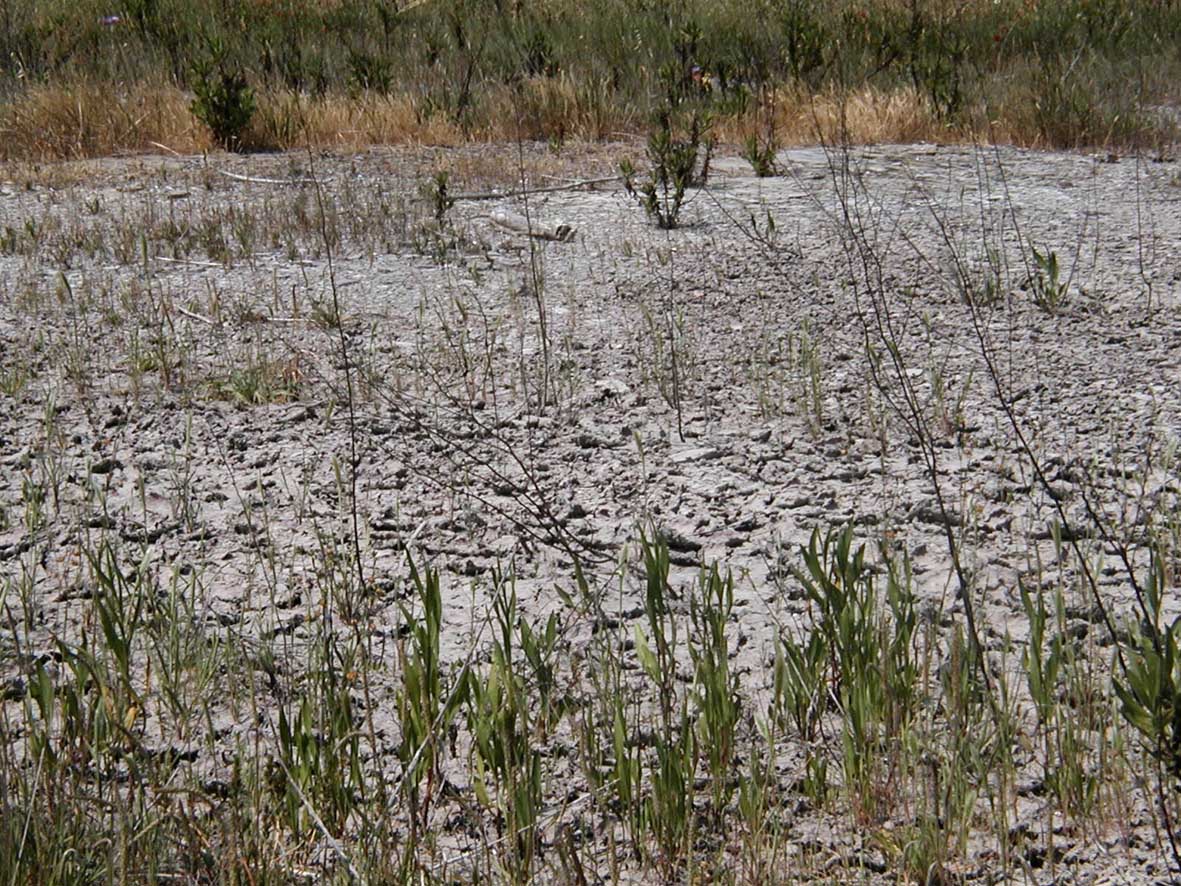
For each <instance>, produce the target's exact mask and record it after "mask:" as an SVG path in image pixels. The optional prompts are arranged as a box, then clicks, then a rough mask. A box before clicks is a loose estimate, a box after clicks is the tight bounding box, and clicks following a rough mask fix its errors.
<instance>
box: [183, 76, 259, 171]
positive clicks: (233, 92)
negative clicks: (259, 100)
mask: <svg viewBox="0 0 1181 886" xmlns="http://www.w3.org/2000/svg"><path fill="white" fill-rule="evenodd" d="M193 94H194V96H195V97H194V99H193V102H192V104H191V105H189V109H190V110H191V111H192V112H193V116H194V117H196V118H197V119H198V120H200V121H201V122H202V123H204V124H205V125H206V126H208V127H209V130H210V131H211V132H212V133H213V138H214V139H215V140H216V141H217V143H218V144H219V145H221V146H222V147H223V148H225V149H226V150H227V151H238V150H241V149H242V148H243V147H244V144H243V140H242V137H243V135H244V134H245V133H246V130H247V128H248V127H249V126H250V120H251V118H253V116H254V110H255V101H254V90H252V89H251V88H250V85H249V84H248V83H247V82H246V77H245V75H243V74H242V73H241V72H240V71H227V70H225V69H223V68H222V67H221V65H220V64H216V63H209V62H205V63H201V64H198V65H195V66H194V68H193Z"/></svg>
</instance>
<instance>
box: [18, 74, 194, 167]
mask: <svg viewBox="0 0 1181 886" xmlns="http://www.w3.org/2000/svg"><path fill="white" fill-rule="evenodd" d="M190 100H191V99H190V97H189V96H187V95H186V94H185V93H184V92H182V91H181V90H179V89H176V88H175V87H169V86H146V87H144V86H141V87H133V88H130V89H127V90H114V89H112V88H111V86H110V85H109V84H100V83H89V82H83V83H74V84H71V85H69V86H68V87H66V86H33V87H31V88H29V90H28V91H27V92H25V93H23V94H22V95H20V96H18V97H17V98H15V99H14V100H13V101H12V102H11V103H10V104H6V105H0V158H3V159H5V160H35V161H43V160H77V159H82V158H86V157H103V156H110V155H112V154H119V153H145V152H148V153H158V152H159V149H160V146H162V145H163V146H166V147H168V148H171V149H172V150H174V151H177V152H180V153H194V152H197V151H202V150H206V149H207V148H208V147H209V146H210V144H211V139H210V137H209V133H208V131H207V130H206V129H205V127H203V126H201V125H200V123H198V122H197V120H196V119H194V117H193V115H192V114H191V113H190V112H189V101H190Z"/></svg>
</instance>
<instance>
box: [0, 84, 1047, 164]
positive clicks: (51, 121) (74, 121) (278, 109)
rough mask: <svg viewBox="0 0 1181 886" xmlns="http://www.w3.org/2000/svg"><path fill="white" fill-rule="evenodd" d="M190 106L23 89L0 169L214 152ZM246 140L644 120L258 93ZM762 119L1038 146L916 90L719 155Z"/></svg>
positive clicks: (859, 138) (99, 87)
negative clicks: (460, 111) (938, 107)
mask: <svg viewBox="0 0 1181 886" xmlns="http://www.w3.org/2000/svg"><path fill="white" fill-rule="evenodd" d="M190 101H191V97H190V96H189V95H188V94H187V93H185V92H183V91H181V90H180V89H177V88H175V87H167V86H140V87H131V88H127V89H124V90H112V89H110V88H109V86H107V85H103V84H96V83H88V82H83V83H76V84H71V85H70V86H68V87H67V86H37V87H33V88H30V89H29V90H28V91H27V92H25V93H24V94H23V95H20V96H19V97H17V98H16V99H14V100H13V101H12V102H11V103H9V104H7V105H0V159H4V160H9V161H12V160H25V161H34V162H43V161H53V160H78V159H84V158H89V157H103V156H111V155H117V154H122V153H160V152H161V150H164V151H171V152H176V153H180V154H188V153H196V152H201V151H206V150H209V149H210V148H211V147H212V144H213V142H212V139H211V137H210V135H209V132H208V131H207V130H206V128H205V127H204V126H203V125H202V124H201V123H200V121H198V120H197V119H196V118H195V117H194V116H193V114H192V112H191V111H190V110H189V103H190ZM257 106H258V111H257V112H256V114H255V119H254V121H253V123H252V125H251V129H250V132H249V133H248V134H247V137H246V138H245V143H246V144H247V146H248V147H250V148H252V149H255V150H287V149H292V148H297V147H303V146H309V145H310V146H312V147H321V148H329V149H333V150H345V151H347V150H360V149H363V148H366V147H369V146H372V145H382V144H387V145H400V144H406V145H438V146H456V145H461V144H465V143H477V144H478V143H485V142H512V141H516V140H517V139H522V140H525V141H556V142H559V143H563V144H564V143H567V142H604V141H615V140H620V139H622V140H634V139H636V138H642V137H643V134H644V132H645V131H646V128H647V121H646V118H645V117H644V115H643V114H642V113H641V112H639V111H637V110H636V109H633V108H621V107H619V106H617V105H615V104H613V103H612V102H611V101H610V96H609V90H608V86H607V84H606V83H595V82H589V83H580V82H575V81H574V80H573V79H571V78H569V77H565V76H560V77H556V78H549V79H547V78H536V79H530V80H526V81H524V82H523V83H521V84H519V85H518V86H515V87H510V86H503V87H499V88H498V89H496V90H495V91H492V92H490V93H485V94H483V95H481V96H480V97H479V100H478V101H477V102H476V103H475V107H474V109H473V110H472V112H470V113H469V114H468V115H466V116H465V117H463V118H462V119H459V120H456V119H453V118H452V117H450V116H448V115H446V114H444V113H440V112H435V113H426V112H424V110H423V105H422V102H421V100H420V98H419V97H417V96H414V95H401V96H380V95H375V94H368V93H362V94H358V95H329V96H324V97H317V98H309V97H307V96H301V95H297V94H293V93H290V92H278V91H275V92H261V93H259V94H258V96H257ZM768 119H770V120H771V121H772V122H773V126H774V130H775V137H776V139H777V140H778V142H779V143H780V144H781V145H784V146H790V145H802V144H815V143H817V142H838V141H843V140H847V141H848V142H850V143H853V144H875V143H890V142H893V143H897V142H920V141H926V142H943V143H948V142H972V141H976V140H980V139H987V140H990V141H996V142H1009V143H1015V144H1021V145H1027V146H1037V143H1038V140H1037V139H1036V138H1034V137H1033V136H1032V134H1031V133H1029V132H1024V133H1023V132H1022V131H1020V127H1016V128H1014V127H1013V126H1007V127H1006V126H1003V125H1001V124H998V123H989V122H988V121H987V116H986V115H984V114H979V115H976V117H975V118H974V119H977V120H978V121H980V122H978V123H976V124H974V125H960V126H957V127H951V126H948V125H947V124H946V123H944V122H942V121H940V120H939V119H938V117H937V115H936V114H935V113H934V111H933V110H932V108H931V107H930V104H929V103H928V102H927V101H926V100H925V99H924V98H923V96H922V95H920V94H919V93H918V92H916V91H914V90H913V89H901V90H895V91H892V92H881V91H879V90H875V89H873V88H869V87H866V88H862V89H860V90H858V91H856V92H853V93H850V94H842V93H838V92H835V91H830V92H826V93H822V94H820V95H812V94H808V93H805V92H803V91H799V90H794V89H781V90H779V91H777V92H775V93H774V94H773V95H772V96H771V98H770V99H769V100H768V101H767V102H765V103H763V104H762V105H761V106H760V107H758V108H755V109H752V110H750V111H748V112H747V113H746V114H744V115H742V116H740V117H726V118H721V119H719V120H717V122H716V128H715V133H716V135H717V136H718V138H719V140H720V141H721V142H722V143H723V144H730V145H740V144H742V143H743V142H744V140H745V139H746V137H747V136H748V135H750V134H751V133H758V134H760V135H765V134H766V131H767V125H768Z"/></svg>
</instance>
